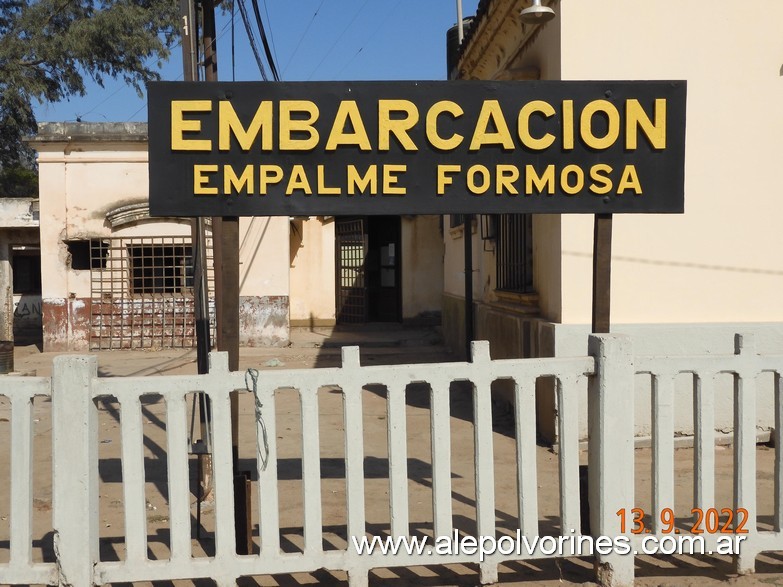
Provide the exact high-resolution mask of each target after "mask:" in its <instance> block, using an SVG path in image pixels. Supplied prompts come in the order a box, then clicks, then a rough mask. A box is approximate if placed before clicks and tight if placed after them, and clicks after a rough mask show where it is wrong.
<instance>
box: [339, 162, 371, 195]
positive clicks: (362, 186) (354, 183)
mask: <svg viewBox="0 0 783 587" xmlns="http://www.w3.org/2000/svg"><path fill="white" fill-rule="evenodd" d="M347 175H348V195H349V196H353V195H354V194H356V191H357V190H358V191H359V193H360V194H363V193H364V191H365V190H367V189H369V190H370V195H371V196H374V195H375V194H377V193H378V166H377V165H375V164H372V165H370V166H368V167H367V171H365V173H364V176H362V175H360V174H359V172H358V171H357V169H356V166H355V165H349V166H348V168H347Z"/></svg>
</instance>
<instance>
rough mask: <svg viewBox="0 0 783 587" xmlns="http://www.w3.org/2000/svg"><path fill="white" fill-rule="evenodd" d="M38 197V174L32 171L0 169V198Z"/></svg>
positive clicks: (15, 167)
mask: <svg viewBox="0 0 783 587" xmlns="http://www.w3.org/2000/svg"><path fill="white" fill-rule="evenodd" d="M35 197H38V174H37V173H36V172H35V170H34V169H30V168H28V167H21V166H16V165H15V166H6V167H3V168H2V169H0V198H35Z"/></svg>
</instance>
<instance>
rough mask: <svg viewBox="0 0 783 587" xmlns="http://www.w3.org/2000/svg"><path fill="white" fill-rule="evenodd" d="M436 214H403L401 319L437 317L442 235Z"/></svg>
mask: <svg viewBox="0 0 783 587" xmlns="http://www.w3.org/2000/svg"><path fill="white" fill-rule="evenodd" d="M439 223H440V219H439V217H437V216H404V217H403V218H402V221H401V226H400V232H401V234H400V240H401V241H402V242H401V248H402V319H403V320H412V321H416V320H428V319H437V316H439V315H440V311H441V295H442V294H443V237H442V235H441V231H440V226H439Z"/></svg>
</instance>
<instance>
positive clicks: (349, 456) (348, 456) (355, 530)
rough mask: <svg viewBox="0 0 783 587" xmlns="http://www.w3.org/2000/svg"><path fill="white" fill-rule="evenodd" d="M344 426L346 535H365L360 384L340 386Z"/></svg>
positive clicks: (358, 536)
mask: <svg viewBox="0 0 783 587" xmlns="http://www.w3.org/2000/svg"><path fill="white" fill-rule="evenodd" d="M343 423H344V428H345V498H346V501H347V504H346V505H347V510H348V539H349V540H350V537H351V536H355V537H357V538H361V537H362V536H364V535H365V519H364V518H365V516H364V427H363V425H362V388H361V387H360V386H358V385H350V386H347V387H346V388H345V389H344V390H343Z"/></svg>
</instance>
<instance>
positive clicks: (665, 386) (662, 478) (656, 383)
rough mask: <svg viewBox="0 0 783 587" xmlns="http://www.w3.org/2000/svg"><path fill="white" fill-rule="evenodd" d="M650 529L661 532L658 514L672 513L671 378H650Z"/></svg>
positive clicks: (672, 402)
mask: <svg viewBox="0 0 783 587" xmlns="http://www.w3.org/2000/svg"><path fill="white" fill-rule="evenodd" d="M652 463H653V464H652V468H653V471H652V512H651V514H652V526H653V528H654V529H655V530H660V529H661V525H662V522H661V511H662V510H663V509H664V508H670V509H672V510H673V509H674V375H673V374H672V373H669V372H663V373H656V374H654V375H653V389H652Z"/></svg>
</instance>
